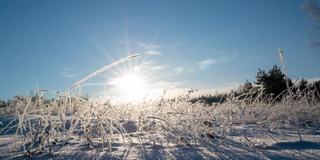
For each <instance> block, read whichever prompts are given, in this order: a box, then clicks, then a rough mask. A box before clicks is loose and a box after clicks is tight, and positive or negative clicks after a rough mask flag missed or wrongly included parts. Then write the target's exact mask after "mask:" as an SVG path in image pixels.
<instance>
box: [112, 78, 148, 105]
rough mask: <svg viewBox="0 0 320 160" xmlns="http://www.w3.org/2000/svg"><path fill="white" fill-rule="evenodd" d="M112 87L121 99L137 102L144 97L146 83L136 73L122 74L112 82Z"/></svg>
mask: <svg viewBox="0 0 320 160" xmlns="http://www.w3.org/2000/svg"><path fill="white" fill-rule="evenodd" d="M113 84H114V87H115V89H116V91H117V92H118V94H119V95H120V96H121V97H122V99H124V100H127V101H130V102H137V101H141V100H143V98H144V97H145V96H146V81H145V79H144V77H143V76H142V75H140V74H139V73H136V72H129V73H123V74H122V75H121V76H119V77H118V78H115V79H114V80H113Z"/></svg>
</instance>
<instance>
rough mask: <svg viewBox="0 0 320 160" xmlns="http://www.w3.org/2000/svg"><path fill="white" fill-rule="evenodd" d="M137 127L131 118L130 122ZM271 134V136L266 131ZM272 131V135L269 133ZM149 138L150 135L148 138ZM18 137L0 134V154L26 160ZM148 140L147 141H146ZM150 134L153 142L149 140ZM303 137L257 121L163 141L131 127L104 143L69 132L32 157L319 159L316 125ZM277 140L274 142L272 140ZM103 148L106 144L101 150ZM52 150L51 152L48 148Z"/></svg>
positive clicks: (159, 136) (1, 157) (319, 148)
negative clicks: (191, 137)
mask: <svg viewBox="0 0 320 160" xmlns="http://www.w3.org/2000/svg"><path fill="white" fill-rule="evenodd" d="M127 127H131V128H132V127H133V128H134V127H136V126H135V124H134V123H131V126H127ZM269 134H270V135H269ZM271 136H272V137H273V138H274V140H273V138H271ZM147 137H148V138H147ZM19 139H20V138H16V137H14V135H13V134H6V135H1V136H0V159H26V158H30V156H27V155H26V154H25V153H24V152H23V151H22V149H21V148H19V147H18V152H13V151H14V150H16V149H17V146H21V141H18V140H19ZM147 139H148V141H147ZM150 139H151V141H150ZM302 139H303V141H299V136H298V134H297V131H296V130H295V129H294V128H291V129H290V128H287V129H279V130H274V131H268V133H266V131H264V130H261V129H259V127H257V126H256V125H239V126H234V127H233V128H232V130H230V132H229V133H228V134H227V136H225V137H209V136H205V137H203V139H202V140H199V141H197V142H186V141H184V140H183V139H180V141H170V142H164V138H163V137H162V134H161V133H157V132H150V133H148V132H146V133H144V134H142V133H137V132H131V133H127V134H126V135H124V141H123V139H122V137H121V136H120V135H115V136H114V137H113V140H112V143H111V146H112V147H110V146H109V145H110V144H109V143H108V142H105V143H104V144H103V145H104V146H102V143H101V139H100V138H93V145H92V146H89V144H88V141H86V140H83V139H79V138H77V137H71V138H70V139H69V141H68V142H67V143H65V142H64V143H59V142H56V143H53V142H54V141H52V142H51V143H50V144H49V146H47V147H46V148H44V149H43V150H42V151H41V152H39V151H37V152H34V153H32V155H31V158H32V159H92V158H96V159H181V160H184V159H320V130H319V129H314V130H313V129H310V130H307V131H304V132H303V133H302ZM276 141H277V142H276ZM103 148H104V149H103ZM49 150H50V151H49Z"/></svg>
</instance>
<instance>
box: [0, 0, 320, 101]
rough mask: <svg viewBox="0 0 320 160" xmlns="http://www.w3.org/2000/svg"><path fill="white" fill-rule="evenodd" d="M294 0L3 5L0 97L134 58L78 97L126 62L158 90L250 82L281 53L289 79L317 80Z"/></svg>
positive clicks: (61, 83) (308, 29)
mask: <svg viewBox="0 0 320 160" xmlns="http://www.w3.org/2000/svg"><path fill="white" fill-rule="evenodd" d="M302 2H303V1H301V0H281V1H279V0H264V1H263V0H259V1H257V0H243V1H238V0H232V1H231V0H219V1H218V0H208V1H197V0H194V1H191V0H188V1H184V0H180V1H173V0H168V1H165V0H161V1H160V0H146V1H140V0H132V1H120V0H117V1H109V0H108V1H89V0H88V1H71V0H68V1H64V0H57V1H49V0H38V1H34V0H28V1H23V0H1V1H0V55H1V63H0V73H1V74H0V82H1V83H0V89H1V90H0V98H2V99H7V98H10V97H12V96H14V95H16V94H22V95H27V94H29V92H30V91H31V90H33V89H34V88H35V87H39V88H46V89H49V90H50V91H51V92H54V91H63V90H65V89H66V88H68V87H69V86H70V85H71V84H72V83H73V82H74V81H76V80H78V79H79V78H81V77H83V76H85V75H87V74H89V73H90V72H92V71H94V70H95V69H98V68H99V67H102V66H104V65H106V64H109V63H111V62H112V60H116V59H119V58H121V57H124V56H126V55H128V54H129V53H133V52H139V53H141V54H142V56H141V58H140V59H139V60H136V61H132V62H130V63H129V64H126V65H123V66H120V67H119V68H115V69H113V70H112V71H107V72H106V73H104V74H103V75H100V76H98V77H96V78H95V79H92V80H90V81H89V82H88V83H87V87H86V88H88V89H86V91H87V92H88V93H93V92H94V91H95V90H97V89H99V87H100V88H101V86H99V84H101V83H103V82H107V81H108V79H110V78H111V77H112V76H114V75H116V74H117V72H119V70H120V71H121V70H123V69H121V67H124V68H126V67H127V68H128V66H131V67H134V66H136V67H142V68H143V67H144V71H145V72H146V73H145V74H147V75H148V76H149V79H150V81H151V83H154V84H157V85H159V86H161V85H170V86H175V87H182V88H183V87H193V88H208V87H212V88H214V87H221V86H228V85H233V84H238V83H240V82H244V81H246V80H247V79H249V80H251V81H253V80H254V76H255V74H256V72H257V70H258V68H261V69H269V68H271V67H272V66H273V65H275V64H279V58H278V53H277V49H278V48H279V47H282V48H284V49H285V54H286V55H285V56H286V62H287V67H288V73H289V76H290V77H291V78H293V79H294V78H298V77H306V78H316V77H320V69H319V68H320V49H314V48H312V46H311V43H310V37H311V35H312V29H313V26H314V24H313V22H312V19H311V18H310V17H309V16H308V14H307V13H305V12H304V11H303V10H302V9H301V5H302ZM129 68H130V67H129ZM104 87H108V86H104Z"/></svg>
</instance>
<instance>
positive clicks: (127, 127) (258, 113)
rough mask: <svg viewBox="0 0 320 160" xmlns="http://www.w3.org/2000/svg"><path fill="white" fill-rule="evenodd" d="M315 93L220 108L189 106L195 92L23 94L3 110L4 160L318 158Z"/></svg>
mask: <svg viewBox="0 0 320 160" xmlns="http://www.w3.org/2000/svg"><path fill="white" fill-rule="evenodd" d="M315 94H316V93H311V92H310V94H304V95H292V94H291V95H289V94H288V95H286V96H284V98H283V99H282V100H281V101H272V100H270V101H265V100H261V99H259V97H256V98H254V99H253V98H251V99H250V96H248V97H247V98H243V97H244V96H243V95H241V96H239V97H241V98H239V97H232V98H229V99H227V100H226V101H225V102H224V103H222V104H214V105H207V104H203V103H190V102H189V101H188V99H189V95H187V96H182V97H180V98H179V100H178V101H172V100H165V99H160V100H157V101H149V102H144V103H141V104H117V105H115V104H111V103H108V102H105V103H97V102H90V101H87V100H84V99H81V98H79V97H76V96H72V95H64V96H61V97H59V98H57V99H55V100H53V101H45V100H44V99H43V98H41V97H36V98H30V97H22V98H20V99H18V100H16V101H15V103H12V106H9V107H7V108H3V109H2V110H1V116H0V117H1V120H0V121H1V122H2V124H0V125H1V129H0V135H1V136H0V138H1V144H0V148H1V150H2V151H1V152H0V157H3V158H12V157H15V158H17V157H20V158H23V157H33V158H44V159H46V158H50V157H53V158H58V159H59V158H61V159H62V158H66V157H69V158H70V157H78V158H84V157H96V158H115V159H136V158H138V159H139V158H140V159H154V158H156V159H157V158H158V159H161V158H165V159H167V158H171V159H200V158H236V159H237V158H241V157H242V158H246V159H247V158H251V159H260V158H283V157H285V158H289V159H290V158H297V159H299V158H301V157H302V158H303V156H307V157H309V158H311V159H312V158H317V156H320V153H319V152H320V144H319V143H320V142H319V139H320V135H319V134H320V130H319V124H320V123H319V122H320V103H319V102H318V101H317V100H316V99H315V98H314V95H315ZM9 144H10V145H9ZM296 145H297V146H298V147H297V148H295V147H293V146H296ZM8 146H10V147H8ZM299 146H300V148H299ZM308 146H310V147H308ZM297 150H298V152H299V153H300V152H301V154H308V155H303V156H301V154H297V153H295V152H297ZM306 150H308V151H310V154H309V152H307V153H304V151H306ZM311 152H312V154H311ZM189 154H190V155H189Z"/></svg>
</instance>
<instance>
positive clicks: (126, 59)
mask: <svg viewBox="0 0 320 160" xmlns="http://www.w3.org/2000/svg"><path fill="white" fill-rule="evenodd" d="M139 56H140V54H133V55H130V56H128V57H125V58H122V59H120V60H118V61H115V62H113V63H111V64H109V65H106V66H104V67H102V68H100V69H98V70H96V71H94V72H93V73H91V74H89V75H88V76H86V77H84V78H82V79H80V80H79V81H77V82H76V83H74V84H73V85H72V86H71V87H70V88H68V89H67V90H65V91H64V92H63V93H62V96H66V95H67V94H69V93H70V91H71V90H72V89H73V88H75V87H76V86H80V85H81V84H82V83H84V82H86V81H87V80H89V79H90V78H92V77H94V76H96V75H98V74H100V73H102V72H104V71H105V70H107V69H110V68H111V67H114V66H116V65H118V64H120V63H123V62H126V61H129V60H132V59H135V58H139Z"/></svg>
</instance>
